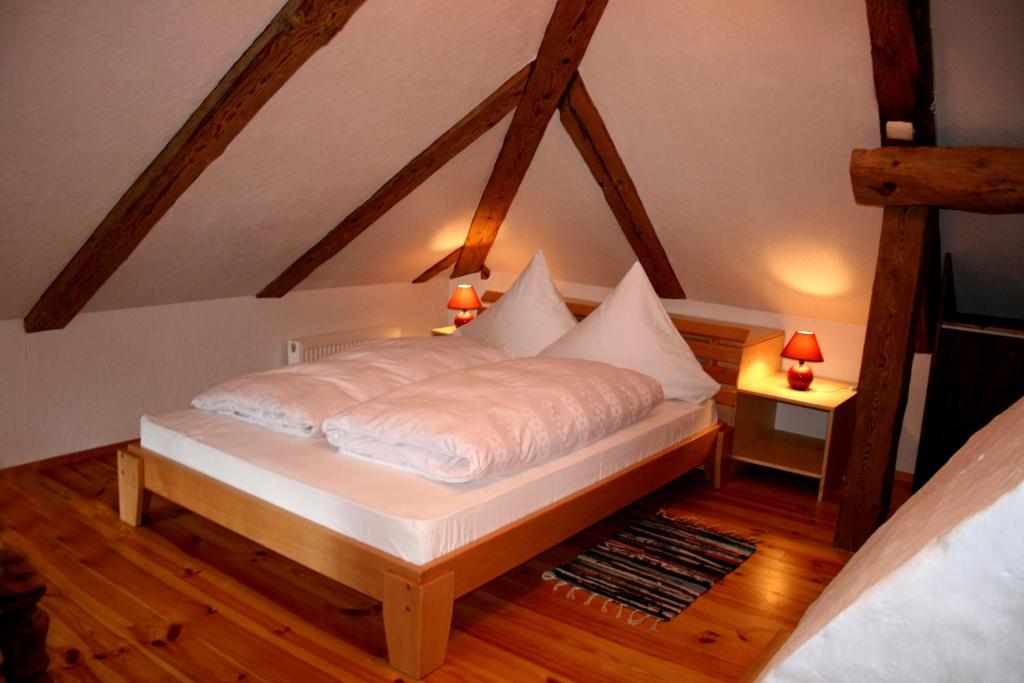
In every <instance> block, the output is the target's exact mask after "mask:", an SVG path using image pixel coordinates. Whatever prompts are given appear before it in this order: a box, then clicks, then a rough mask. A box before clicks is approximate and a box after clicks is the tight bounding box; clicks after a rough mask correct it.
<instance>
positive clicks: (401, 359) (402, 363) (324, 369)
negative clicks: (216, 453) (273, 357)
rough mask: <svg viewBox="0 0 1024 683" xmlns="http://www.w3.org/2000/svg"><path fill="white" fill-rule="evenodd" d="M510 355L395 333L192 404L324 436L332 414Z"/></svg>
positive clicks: (226, 387)
mask: <svg viewBox="0 0 1024 683" xmlns="http://www.w3.org/2000/svg"><path fill="white" fill-rule="evenodd" d="M509 358H512V353H511V352H510V351H507V350H506V349H501V348H497V347H494V346H486V345H484V344H480V343H478V342H475V341H473V340H471V339H464V338H456V337H405V338H400V339H388V340H385V341H379V342H371V343H369V344H364V345H362V346H358V347H356V348H353V349H349V350H346V351H343V352H341V353H339V354H335V355H333V356H329V357H327V358H325V359H323V360H320V361H314V362H312V363H299V364H298V365H288V366H286V367H283V368H278V369H275V370H268V371H266V372H256V373H253V374H249V375H243V376H241V377H236V378H234V379H230V380H228V381H227V382H224V383H222V384H218V385H217V386H215V387H213V388H211V389H208V390H206V391H204V392H203V393H201V394H199V395H198V396H196V397H195V398H194V399H192V405H193V406H194V407H196V408H199V409H201V410H210V411H213V412H216V413H221V414H223V415H230V416H232V417H235V418H239V419H242V420H245V421H247V422H252V423H254V424H258V425H261V426H263V427H267V428H268V429H272V430H274V431H276V432H281V433H282V434H289V435H291V436H298V437H306V438H308V437H313V436H318V435H319V434H320V433H321V431H320V425H321V424H322V423H323V421H324V420H325V419H326V418H328V417H330V416H331V415H335V414H337V413H339V412H341V411H343V410H345V409H346V408H348V407H350V406H353V405H355V404H357V403H361V402H363V401H367V400H369V399H371V398H373V397H375V396H379V395H381V394H383V393H385V392H387V391H390V390H392V389H394V388H396V387H400V386H402V385H405V384H409V383H410V382H416V381H419V380H421V379H426V378H428V377H432V376H434V375H437V374H439V373H443V372H448V371H449V370H457V369H459V368H466V367H471V366H474V365H481V364H483V363H493V362H496V361H502V360H507V359H509Z"/></svg>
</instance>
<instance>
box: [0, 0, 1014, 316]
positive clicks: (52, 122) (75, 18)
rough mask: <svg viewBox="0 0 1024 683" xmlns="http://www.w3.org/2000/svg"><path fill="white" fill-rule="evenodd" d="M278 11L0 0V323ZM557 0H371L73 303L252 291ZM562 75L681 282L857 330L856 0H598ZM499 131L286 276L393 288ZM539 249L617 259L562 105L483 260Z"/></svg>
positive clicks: (228, 5)
mask: <svg viewBox="0 0 1024 683" xmlns="http://www.w3.org/2000/svg"><path fill="white" fill-rule="evenodd" d="M942 1H943V2H944V3H947V4H948V3H950V2H952V0H942ZM989 1H990V2H998V1H1004V2H1005V1H1009V0H989ZM279 2H280V0H276V1H275V0H264V1H261V2H256V0H245V1H244V2H243V1H239V2H218V3H209V2H205V1H204V0H174V1H168V2H158V1H157V0H149V1H148V2H146V3H135V2H131V1H130V0H88V1H84V2H77V3H71V2H62V1H61V0H53V1H52V2H33V3H28V2H25V3H17V4H13V5H11V7H9V8H8V10H7V12H6V17H5V22H4V23H3V24H0V89H2V93H3V98H2V100H0V155H2V158H3V159H4V163H3V164H0V205H2V206H4V207H5V211H4V212H3V214H2V217H0V244H2V251H0V318H15V317H21V316H23V315H24V314H25V313H27V311H28V310H29V308H30V307H31V305H32V304H33V303H34V302H35V300H36V299H37V298H38V297H39V295H40V294H41V293H42V291H43V290H44V289H45V287H46V286H47V285H48V284H49V282H50V281H51V280H52V279H53V277H55V276H56V274H57V273H58V272H59V271H60V269H61V268H62V267H63V266H64V264H65V263H66V262H67V260H68V259H69V258H70V257H71V255H72V254H73V253H74V252H75V250H76V249H77V248H78V247H79V246H80V245H81V244H82V242H83V241H84V240H85V238H86V237H87V236H88V234H89V233H90V232H91V230H92V229H93V228H94V227H95V226H96V225H97V224H98V223H99V221H100V220H101V219H102V218H103V216H104V215H105V214H106V212H107V211H108V210H109V209H110V207H111V206H113V204H114V203H115V202H116V201H117V199H118V198H119V197H120V195H121V194H122V193H123V192H124V190H125V189H126V188H127V187H128V185H129V184H130V183H131V182H132V180H134V179H135V177H136V176H137V175H138V174H139V173H140V172H141V171H142V169H143V168H144V167H145V166H146V164H147V163H148V162H149V161H150V160H151V159H152V158H153V157H154V156H155V155H156V153H157V152H158V151H159V149H160V148H161V147H162V145H163V144H164V143H165V142H166V140H167V139H169V138H170V136H171V135H172V134H173V133H174V132H175V131H176V130H177V128H178V127H180V125H181V124H182V123H183V122H184V121H185V119H186V118H187V117H188V115H189V114H190V113H191V111H192V110H193V109H194V108H195V106H197V105H198V103H199V102H200V101H201V99H202V98H203V96H204V95H205V94H206V93H207V92H208V91H209V90H210V89H211V88H212V86H213V85H214V83H215V82H216V81H217V79H218V78H219V77H220V76H221V75H222V74H223V73H224V72H225V71H226V70H227V68H228V66H230V64H231V63H232V62H233V61H234V60H235V59H237V57H238V56H239V55H240V54H241V52H242V51H243V50H244V49H245V47H246V46H247V45H248V44H249V43H250V42H251V41H252V39H253V38H254V37H255V35H257V34H258V32H259V31H260V30H261V29H262V28H263V26H264V25H265V24H266V23H267V21H268V20H269V19H270V18H271V17H272V16H273V14H274V12H275V11H276V10H277V9H278V5H279ZM553 6H554V0H522V1H516V2H512V1H509V2H497V1H494V0H446V1H444V2H441V1H440V0H367V2H366V4H365V5H364V6H363V7H362V8H361V9H360V10H359V11H358V12H356V14H355V16H354V17H353V18H352V20H351V21H350V22H349V24H348V25H347V26H346V27H345V29H344V30H343V31H342V32H341V33H340V34H339V35H338V36H337V37H336V38H335V39H334V40H333V41H332V42H331V43H330V44H329V45H328V46H326V47H325V48H323V49H322V50H321V51H319V52H318V53H317V54H316V55H314V56H313V57H312V58H311V59H310V60H309V61H308V62H307V63H306V64H305V65H304V66H303V67H302V69H300V70H299V72H298V73H296V74H295V76H293V77H292V78H291V79H290V80H289V81H288V83H286V85H285V86H284V87H283V88H282V89H281V90H280V91H279V92H278V93H277V94H276V95H275V96H274V97H273V98H272V99H271V100H270V102H269V103H268V104H267V105H266V106H265V107H264V108H263V110H261V111H260V112H259V113H258V114H257V115H256V117H255V118H254V119H253V121H252V122H251V123H250V124H249V125H248V126H247V127H246V128H245V129H244V130H243V131H242V133H241V134H240V135H239V136H238V137H237V138H236V140H235V141H234V142H233V143H232V144H231V145H230V146H229V147H228V149H227V151H226V152H225V153H224V155H223V156H222V157H221V158H219V159H218V160H217V161H215V162H214V163H213V164H212V165H211V166H210V167H209V168H208V169H207V170H206V172H205V173H204V174H203V175H202V176H201V177H200V178H199V179H198V180H197V181H196V182H195V184H194V185H193V186H192V187H191V188H190V189H189V190H188V191H187V192H186V193H185V194H184V195H183V196H182V198H181V199H180V200H179V201H178V202H177V203H176V204H175V206H174V207H173V208H172V209H171V210H170V211H169V212H168V213H167V214H166V216H165V217H164V218H163V219H162V220H161V221H160V223H159V224H158V225H157V226H156V227H155V228H154V230H153V231H152V232H151V234H150V235H149V236H148V237H147V238H146V240H144V241H143V243H142V245H141V246H140V247H139V248H138V249H137V250H136V252H135V253H134V254H133V255H132V256H131V257H130V258H129V259H128V261H127V262H126V263H125V264H124V265H123V266H122V267H121V269H120V270H119V271H118V272H117V273H115V275H114V276H113V277H112V278H111V280H110V281H109V282H108V283H107V284H106V285H105V286H104V287H103V288H102V289H101V290H100V291H99V292H98V294H97V295H96V297H95V298H94V299H93V301H92V302H90V304H89V306H88V307H87V310H99V309H109V308H119V307H130V306H143V305H150V304H156V303H166V302H173V301H186V300H195V299H210V298H218V297H226V296H236V295H245V294H253V293H255V292H256V291H258V290H259V289H260V288H262V287H263V286H264V285H265V284H267V283H268V282H269V281H270V280H272V279H273V278H274V277H275V276H276V275H278V273H280V272H281V271H282V270H283V269H284V268H285V267H287V266H288V265H289V264H290V263H291V262H292V261H293V260H294V259H295V258H297V257H298V256H300V255H301V254H302V253H303V252H304V251H305V250H306V249H307V248H308V247H309V246H311V245H312V244H314V243H315V242H316V241H317V240H319V239H320V237H322V236H323V235H324V234H325V233H326V232H327V231H328V230H330V229H331V228H332V227H333V226H334V225H335V224H336V223H337V222H338V221H339V220H341V219H342V218H344V216H345V215H347V214H348V213H349V212H350V211H351V210H352V209H354V208H355V207H356V206H358V205H359V204H360V203H361V202H362V201H363V200H365V199H366V198H367V197H368V196H370V194H372V193H373V192H374V191H375V190H376V189H377V188H378V187H379V186H380V185H381V184H382V183H383V182H384V181H385V180H387V179H388V178H389V177H390V176H391V175H392V174H394V173H395V172H396V171H397V170H398V169H399V168H401V167H402V165H404V164H405V163H406V162H407V161H408V160H409V159H410V158H412V157H413V156H414V155H415V154H417V153H418V152H419V151H421V150H422V149H423V148H425V147H426V146H427V145H429V144H430V142H432V141H433V140H434V139H435V138H436V137H437V136H438V135H439V134H440V133H441V132H443V131H444V130H445V129H447V128H448V127H449V126H450V125H451V124H452V123H454V122H455V121H456V120H457V119H458V118H460V117H461V116H462V115H463V114H465V113H466V112H467V111H468V110H469V109H471V108H472V107H473V106H475V105H476V104H477V103H478V102H479V101H480V100H482V99H483V98H484V97H485V96H486V95H487V94H489V93H490V92H491V91H493V90H494V89H495V88H496V87H497V86H498V85H499V84H500V83H502V82H503V81H504V80H505V79H506V78H508V77H509V76H510V75H511V74H513V73H514V72H515V71H516V70H518V69H519V68H520V67H521V66H523V65H524V64H525V63H527V62H528V61H529V60H531V59H532V58H533V57H534V56H535V54H536V50H537V47H538V46H539V44H540V39H541V36H542V34H543V30H544V27H545V24H546V22H547V20H548V18H549V17H550V14H551V10H552V8H553ZM937 14H938V13H937ZM939 38H940V35H937V36H936V41H938V40H939ZM581 73H582V74H583V76H584V78H585V80H586V82H587V85H588V88H589V90H590V92H591V95H592V96H593V98H594V100H595V101H596V103H597V105H598V107H599V109H600V110H601V113H602V115H603V117H604V119H605V122H606V123H607V125H608V128H609V130H610V131H611V134H612V136H613V138H614V139H615V142H616V145H617V146H618V148H619V151H620V152H621V154H622V156H623V158H624V160H625V162H626V165H627V167H628V168H629V170H630V172H631V174H632V176H633V179H634V181H635V182H636V185H637V187H638V189H639V192H640V195H641V197H642V199H643V200H644V203H645V205H646V207H647V210H648V213H649V214H650V216H651V218H652V221H653V223H654V226H655V228H656V230H657V231H658V233H659V235H660V237H661V240H662V242H663V244H664V245H665V247H666V250H667V252H668V254H669V258H670V260H671V261H672V264H673V266H674V267H675V269H676V272H677V273H678V274H679V276H680V278H681V281H682V283H683V286H684V288H685V289H686V290H687V293H688V295H689V296H690V298H692V299H697V300H702V301H709V302H715V303H722V304H730V305H735V306H743V307H750V308H757V309H764V310H773V311H784V312H786V313H791V314H796V315H803V316H808V317H816V318H823V319H830V320H838V321H843V322H851V323H863V322H864V321H865V319H866V314H867V307H868V299H869V295H870V288H871V281H872V274H873V271H874V261H875V252H876V248H877V240H878V231H879V224H880V215H881V212H880V211H879V210H877V209H870V208H863V207H857V206H856V205H854V203H853V200H852V197H851V193H850V189H849V180H848V172H847V165H848V160H849V152H850V149H851V148H853V147H874V146H877V144H878V132H877V124H876V105H875V101H874V94H873V87H872V83H871V61H870V53H869V44H868V34H867V21H866V17H865V11H864V4H863V0H832V1H830V2H827V3H826V2H820V0H784V1H779V2H773V3H757V2H742V3H738V2H730V3H716V2H703V1H699V0H688V1H682V0H650V1H648V2H628V1H623V0H615V1H613V2H611V3H609V7H608V9H607V11H606V12H605V15H604V18H603V19H602V22H601V24H600V26H599V27H598V29H597V33H596V35H595V37H594V39H593V41H592V43H591V46H590V49H589V51H588V53H587V56H586V58H585V59H584V61H583V64H582V66H581ZM937 90H938V91H939V92H941V89H938V88H937ZM954 96H955V95H954ZM986 96H991V97H996V95H992V94H990V93H986ZM506 127H507V120H506V121H505V122H503V123H502V124H500V125H499V126H497V127H495V129H494V130H492V131H490V132H489V133H487V134H486V135H484V136H483V137H482V138H481V139H480V140H478V141H477V142H476V143H474V144H473V145H472V146H471V147H470V148H468V149H467V150H466V151H465V152H463V153H462V154H461V155H460V156H459V157H457V158H456V159H455V160H453V161H452V162H450V163H449V165H448V166H447V167H446V168H444V169H442V170H441V171H440V172H439V173H438V174H436V175H435V176H434V177H433V178H431V179H430V180H428V181H427V182H426V183H424V184H423V185H422V186H421V187H420V188H419V189H418V190H416V191H415V192H414V193H413V194H411V195H410V196H409V197H408V198H406V199H405V200H404V201H403V202H401V203H400V204H399V205H398V206H396V207H395V208H394V209H393V210H392V211H391V212H389V214H388V215H386V216H385V217H384V218H383V219H382V220H381V221H379V222H378V223H377V224H375V225H373V226H371V227H370V228H369V229H368V230H367V231H366V232H365V233H364V234H363V235H361V236H360V237H358V238H357V239H356V240H355V241H354V242H353V243H352V244H351V245H350V246H349V247H348V248H347V249H346V250H344V251H343V252H342V253H341V254H339V255H338V256H337V257H335V258H334V259H332V260H331V261H330V262H329V263H327V264H326V265H325V266H323V267H322V268H321V269H320V270H318V271H317V272H316V273H314V274H313V275H312V276H311V277H310V278H309V279H308V280H307V281H306V282H304V283H303V284H302V285H301V287H302V288H315V287H328V286H337V285H346V284H365V283H372V282H393V281H407V280H410V279H411V278H412V277H414V276H415V275H417V274H418V273H419V272H420V271H422V270H423V269H425V268H426V267H427V266H429V265H431V264H432V263H433V262H434V261H436V260H437V259H439V258H440V257H442V256H443V255H445V254H446V253H448V252H449V251H450V250H452V249H453V248H455V247H456V246H458V245H459V244H460V243H461V241H462V239H463V237H464V236H465V232H466V229H467V228H468V226H469V221H470V219H471V217H472V214H473V211H474V209H475V207H476V203H477V201H478V199H479V196H480V192H481V191H482V188H483V186H484V184H485V182H486V180H487V176H488V175H489V173H490V169H491V166H492V165H493V161H494V158H495V156H496V154H497V151H498V149H499V147H500V144H501V140H502V137H503V135H504V131H505V129H506ZM1018 129H1019V128H1018ZM940 130H942V122H941V117H940ZM536 248H543V249H545V251H546V252H547V254H548V260H549V261H550V263H551V264H552V269H553V271H554V274H555V277H556V278H558V279H561V280H567V281H574V282H582V283H587V284H599V285H611V284H614V283H615V282H616V281H617V279H618V278H619V277H620V276H621V275H622V274H623V273H624V272H625V270H626V269H627V268H628V266H629V264H630V263H631V262H632V260H633V256H632V252H631V251H630V250H629V248H628V245H627V243H626V241H625V239H624V238H623V237H622V235H621V233H620V231H619V229H618V227H617V225H616V223H615V221H614V219H613V217H612V215H611V212H610V211H609V209H608V207H607V205H606V204H605V202H604V199H603V197H602V195H601V192H600V190H599V188H598V187H597V185H596V183H594V181H593V179H592V177H591V176H590V174H589V171H588V170H587V169H586V166H585V165H584V164H583V162H582V160H581V159H580V158H579V155H578V153H577V152H576V150H575V148H574V147H573V145H572V143H571V141H570V140H569V138H568V136H567V135H566V134H565V132H564V130H562V128H561V124H560V123H558V121H557V116H556V118H555V119H554V120H553V122H552V124H551V126H550V127H549V128H548V131H547V133H546V135H545V137H544V140H543V142H542V144H541V147H540V149H539V150H538V153H537V156H536V158H535V160H534V163H533V165H532V166H531V168H530V170H529V172H528V173H527V176H526V178H525V180H524V182H523V185H522V188H521V190H520V192H519V195H518V196H517V198H516V200H515V202H514V203H513V205H512V207H511V210H510V212H509V214H508V218H507V221H506V223H505V225H504V226H503V227H502V229H501V231H500V233H499V235H498V239H497V242H496V244H495V247H494V249H493V250H492V252H491V255H490V257H489V258H488V265H489V266H490V267H491V268H493V269H495V270H503V271H514V270H518V269H519V268H521V267H522V266H523V265H525V263H526V261H527V260H528V258H529V254H530V253H532V251H533V250H534V249H536Z"/></svg>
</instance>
